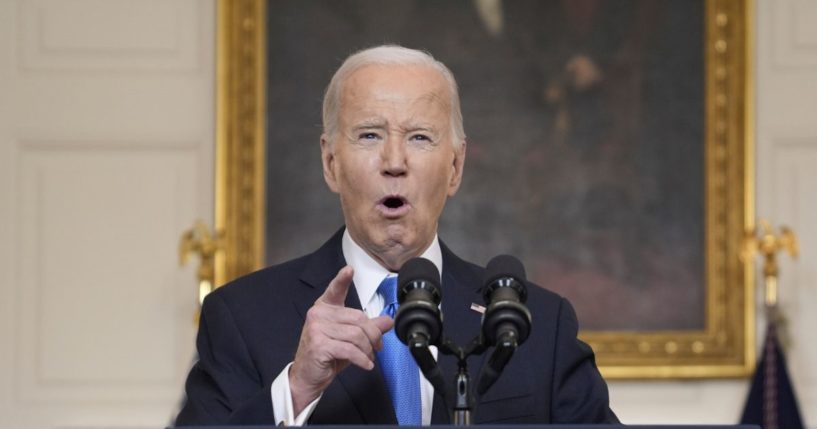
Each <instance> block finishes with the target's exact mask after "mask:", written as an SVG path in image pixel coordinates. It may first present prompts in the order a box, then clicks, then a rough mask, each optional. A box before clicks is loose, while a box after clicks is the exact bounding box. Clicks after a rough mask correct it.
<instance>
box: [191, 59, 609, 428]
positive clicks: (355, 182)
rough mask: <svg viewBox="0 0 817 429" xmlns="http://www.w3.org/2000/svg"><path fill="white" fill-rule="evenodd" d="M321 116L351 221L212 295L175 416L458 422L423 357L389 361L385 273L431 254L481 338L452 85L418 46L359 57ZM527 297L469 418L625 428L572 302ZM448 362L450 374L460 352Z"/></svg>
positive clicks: (450, 304)
mask: <svg viewBox="0 0 817 429" xmlns="http://www.w3.org/2000/svg"><path fill="white" fill-rule="evenodd" d="M323 121H324V133H323V134H322V136H321V159H322V163H323V171H324V178H325V180H326V183H327V185H328V186H329V188H330V189H331V190H332V191H333V192H335V193H337V194H339V196H340V201H341V206H342V209H343V214H344V218H345V221H346V226H345V228H343V229H341V230H340V231H339V232H338V233H337V234H335V236H334V237H332V238H331V239H330V240H329V241H328V242H327V243H326V244H324V245H323V246H322V247H321V248H320V249H318V250H317V251H316V252H314V253H312V254H310V255H307V256H304V257H301V258H299V259H295V260H293V261H290V262H287V263H284V264H281V265H277V266H273V267H269V268H266V269H264V270H261V271H258V272H256V273H253V274H250V275H248V276H246V277H243V278H240V279H238V280H235V281H234V282H232V283H231V284H229V285H227V286H224V287H222V288H219V289H218V290H216V291H215V292H213V293H212V294H210V295H209V296H208V297H207V299H206V300H205V302H204V305H203V307H202V315H201V325H200V328H199V336H198V343H197V346H198V352H199V361H198V362H197V363H196V365H195V366H194V367H193V369H192V370H191V372H190V375H189V377H188V380H187V386H186V390H187V402H186V403H185V405H184V407H183V409H182V411H181V412H180V413H179V416H178V419H177V421H176V424H178V425H189V424H219V423H238V424H279V425H280V424H285V425H303V424H320V423H324V424H364V423H367V424H395V423H399V424H411V425H419V424H423V425H428V424H431V423H448V422H449V420H448V419H449V414H448V411H447V409H446V407H445V405H444V400H443V398H442V395H440V392H435V390H434V388H433V387H432V386H431V384H430V383H429V382H428V381H426V380H425V379H424V378H423V377H422V376H421V375H419V369H418V368H417V367H416V365H414V364H413V362H412V363H410V364H409V365H403V367H401V368H398V369H397V370H396V371H395V370H393V369H392V367H393V365H392V364H391V363H390V362H393V359H395V357H394V356H395V355H393V354H394V353H397V354H399V353H405V352H406V350H405V347H401V348H400V349H396V348H394V347H392V345H391V344H393V331H392V329H391V328H392V325H393V322H392V319H391V317H389V316H386V315H382V314H384V312H386V311H387V310H388V309H389V308H391V309H392V310H393V304H390V302H389V300H390V299H389V298H388V297H389V296H390V295H389V292H388V288H389V287H391V294H392V295H393V288H394V286H393V283H390V279H393V277H394V276H395V273H396V272H397V271H399V269H400V268H401V267H402V265H403V264H404V263H405V262H406V261H408V260H409V259H411V258H414V257H418V256H421V257H424V258H426V259H429V260H430V261H432V262H433V263H434V264H435V265H436V266H437V268H438V269H439V270H440V272H441V273H442V279H441V283H442V294H443V297H444V298H443V301H442V307H441V309H442V313H443V315H444V328H443V329H444V332H445V333H446V335H448V336H449V337H451V338H452V339H454V341H456V342H458V343H460V344H464V343H466V342H467V341H468V340H470V339H471V338H472V337H473V336H474V335H475V334H476V333H478V331H479V327H480V314H479V313H478V312H476V311H474V310H473V309H472V304H473V303H479V302H481V296H480V291H479V288H480V286H481V285H482V282H483V276H484V270H483V269H482V268H480V267H478V266H476V265H473V264H470V263H468V262H465V261H463V260H461V259H459V258H458V257H457V256H456V255H454V254H453V253H452V252H451V251H450V250H448V248H446V247H445V245H443V244H442V243H441V242H440V241H439V239H438V238H437V222H438V219H439V216H440V214H441V213H442V210H443V206H444V205H445V201H446V199H447V198H448V197H449V196H452V195H454V194H455V193H456V191H457V189H458V188H459V185H460V181H461V178H462V171H463V165H464V161H465V133H464V131H463V126H462V114H461V113H460V108H459V96H458V94H457V88H456V83H455V81H454V78H453V76H452V75H451V72H450V71H449V70H448V69H447V68H446V67H445V66H444V65H443V64H442V63H440V62H438V61H436V60H434V59H433V58H432V57H430V56H429V55H427V54H425V53H422V52H419V51H414V50H410V49H406V48H402V47H397V46H382V47H377V48H372V49H368V50H364V51H361V52H359V53H357V54H355V55H352V56H351V57H349V58H348V59H347V60H346V61H345V62H344V64H343V65H342V66H341V67H340V68H339V69H338V71H337V72H336V73H335V76H334V77H333V78H332V81H331V82H330V84H329V87H328V88H327V91H326V96H325V99H324V109H323ZM351 285H354V286H353V287H350V286H351ZM389 285H391V286H389ZM350 289H351V291H350ZM528 306H529V308H530V311H531V314H532V315H533V320H532V328H531V337H530V339H529V340H528V341H527V342H526V343H525V344H523V345H522V346H520V348H519V350H518V351H517V352H516V354H515V355H514V358H513V359H512V361H511V362H510V364H509V365H508V366H507V367H506V369H505V372H504V373H503V374H502V376H501V377H500V378H499V380H498V381H497V382H496V384H495V385H494V386H493V387H492V388H491V389H490V390H489V391H488V392H487V393H486V394H485V395H483V396H482V397H481V398H478V401H477V406H476V410H475V414H474V421H475V422H476V423H488V422H501V423H581V422H599V423H600V422H616V421H617V419H616V417H615V415H614V414H613V413H612V411H611V410H610V408H609V404H608V397H607V387H606V385H605V384H604V381H603V380H602V378H601V376H600V374H599V372H598V370H597V369H596V366H595V363H594V358H593V353H592V350H590V348H589V347H588V346H587V345H586V344H584V343H582V342H580V341H579V340H578V339H577V338H576V334H577V332H578V323H577V321H576V316H575V313H574V312H573V309H572V307H571V306H570V304H569V303H568V302H567V301H565V300H564V299H563V298H561V297H559V296H557V295H555V294H553V293H551V292H548V291H545V290H544V289H541V288H539V287H536V286H535V285H530V287H529V298H528ZM438 361H439V362H440V366H441V367H442V368H443V371H444V372H445V373H446V374H447V375H448V376H449V377H453V375H454V374H455V362H454V361H453V359H450V358H446V357H445V356H441V357H439V359H438ZM482 362H483V358H482V357H473V358H471V359H470V360H469V366H470V367H471V368H480V367H481V366H482ZM418 376H419V377H418ZM398 377H399V381H395V380H397V379H398Z"/></svg>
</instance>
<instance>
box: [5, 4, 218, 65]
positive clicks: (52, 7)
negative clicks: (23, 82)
mask: <svg viewBox="0 0 817 429" xmlns="http://www.w3.org/2000/svg"><path fill="white" fill-rule="evenodd" d="M208 4H209V2H204V1H196V0H178V1H163V0H141V1H134V0H25V1H22V2H21V3H20V7H19V14H20V21H19V22H20V23H21V26H20V32H19V35H18V37H17V40H18V41H19V54H20V66H21V67H22V68H23V69H25V70H31V71H34V70H37V71H46V70H50V71H60V70H62V71H66V70H79V71H94V70H96V71H101V70H122V71H135V70H143V71H144V70H147V71H184V70H193V69H196V68H199V67H201V66H202V65H203V62H202V60H203V57H204V55H203V54H204V52H205V50H206V49H208V48H207V46H208V45H209V43H208V42H209V41H208V40H207V37H203V36H204V33H202V31H203V27H202V25H204V23H203V22H202V18H203V17H204V16H205V8H206V6H207V5H208Z"/></svg>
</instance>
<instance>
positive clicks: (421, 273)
mask: <svg viewBox="0 0 817 429" xmlns="http://www.w3.org/2000/svg"><path fill="white" fill-rule="evenodd" d="M417 280H424V281H426V282H429V283H431V284H433V285H434V286H437V287H440V271H439V270H437V266H436V265H434V263H433V262H431V261H429V260H428V259H425V258H412V259H409V260H408V261H407V262H406V263H405V264H403V267H402V268H400V272H399V273H397V288H398V290H400V289H403V286H405V285H406V283H408V282H413V281H417Z"/></svg>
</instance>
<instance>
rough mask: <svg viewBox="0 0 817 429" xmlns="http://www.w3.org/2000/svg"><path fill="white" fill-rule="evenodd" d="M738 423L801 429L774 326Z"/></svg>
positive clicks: (770, 428)
mask: <svg viewBox="0 0 817 429" xmlns="http://www.w3.org/2000/svg"><path fill="white" fill-rule="evenodd" d="M740 423H741V424H754V425H760V427H761V428H763V429H803V420H802V419H801V418H800V410H799V409H798V407H797V398H796V396H795V394H794V388H793V387H792V384H791V380H790V379H789V372H788V370H787V369H786V358H785V355H784V354H783V350H782V349H781V347H780V342H779V341H778V338H777V326H776V324H775V323H774V322H772V323H769V326H768V328H767V329H766V341H765V343H764V346H763V355H762V357H761V359H760V363H759V364H758V365H757V369H756V370H755V375H754V377H753V378H752V387H751V389H750V390H749V397H748V398H747V399H746V405H745V406H744V408H743V416H742V417H741V419H740Z"/></svg>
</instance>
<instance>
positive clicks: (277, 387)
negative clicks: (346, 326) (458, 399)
mask: <svg viewBox="0 0 817 429" xmlns="http://www.w3.org/2000/svg"><path fill="white" fill-rule="evenodd" d="M421 256H422V257H423V258H425V259H428V260H430V261H431V262H433V263H434V265H436V266H437V270H439V272H440V273H442V272H443V257H442V251H441V250H440V242H439V240H438V239H437V236H436V235H435V236H434V240H433V241H432V242H431V245H430V246H429V247H428V249H426V250H425V252H423V253H422V255H421ZM343 257H344V258H345V259H346V263H347V264H348V265H350V266H351V267H352V268H354V270H355V273H354V277H353V278H352V280H353V282H354V285H355V291H356V292H357V297H358V299H359V301H360V303H361V305H362V306H363V312H364V313H366V315H367V316H369V318H372V317H377V316H379V315H380V312H381V311H383V297H381V296H380V295H379V294H378V293H377V288H378V286H380V282H382V281H383V279H385V278H386V277H388V276H396V275H397V274H396V273H392V272H389V270H387V269H386V268H384V267H383V266H382V265H380V264H379V263H378V262H377V261H375V260H374V259H373V258H372V257H371V256H369V254H368V253H366V251H365V250H363V248H361V247H360V246H359V245H358V244H357V243H355V241H354V240H353V239H352V237H351V236H350V235H349V231H348V230H346V231H344V232H343ZM431 352H432V354H433V355H434V358H435V359H436V358H437V349H436V347H433V346H432V347H431ZM291 366H292V363H291V362H290V363H289V365H287V366H286V367H285V368H284V369H283V370H282V371H281V373H280V374H278V377H276V378H275V380H274V381H273V382H272V387H271V388H270V391H271V395H272V411H273V412H274V413H275V424H276V425H279V426H280V425H282V424H283V425H285V426H303V425H304V424H305V423H306V421H307V420H308V419H309V416H311V415H312V412H313V411H314V410H315V406H317V405H318V402H319V401H320V400H321V397H320V396H319V397H318V398H317V399H315V400H314V401H312V402H311V403H310V404H309V405H307V406H306V407H305V408H304V409H303V411H301V413H300V414H298V415H297V416H295V415H294V414H295V412H294V410H293V407H292V393H291V392H290V390H289V368H290V367H291ZM418 371H419V370H418ZM420 400H421V404H422V423H423V425H424V426H428V425H430V424H431V409H432V406H433V403H434V387H433V386H432V385H431V383H430V382H429V381H428V380H426V378H425V377H424V376H423V374H422V372H420Z"/></svg>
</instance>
